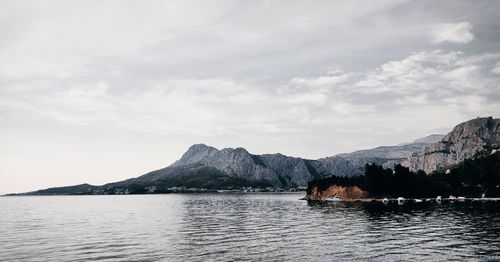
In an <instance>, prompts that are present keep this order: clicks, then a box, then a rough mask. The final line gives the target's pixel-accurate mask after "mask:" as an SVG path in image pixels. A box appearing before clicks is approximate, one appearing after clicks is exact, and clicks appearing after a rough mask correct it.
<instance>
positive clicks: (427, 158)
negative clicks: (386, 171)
mask: <svg viewBox="0 0 500 262" xmlns="http://www.w3.org/2000/svg"><path fill="white" fill-rule="evenodd" d="M499 145H500V119H493V118H492V117H487V118H476V119H473V120H469V121H467V122H464V123H461V124H459V125H457V126H456V127H455V128H453V130H452V131H451V132H450V133H449V134H447V135H446V136H444V137H443V138H442V139H441V141H439V142H437V143H433V144H430V145H427V146H426V147H425V148H423V149H422V150H420V151H418V152H416V153H414V154H412V155H411V156H410V157H409V158H407V159H406V160H405V161H403V163H402V164H403V165H404V166H407V167H409V168H410V169H411V170H412V171H417V170H423V171H425V172H426V173H431V172H433V171H436V170H443V169H446V168H448V167H450V166H453V165H456V164H458V163H460V162H462V161H464V160H465V159H469V158H473V157H475V156H477V155H480V154H488V153H490V152H491V151H492V150H494V149H497V148H498V147H499Z"/></svg>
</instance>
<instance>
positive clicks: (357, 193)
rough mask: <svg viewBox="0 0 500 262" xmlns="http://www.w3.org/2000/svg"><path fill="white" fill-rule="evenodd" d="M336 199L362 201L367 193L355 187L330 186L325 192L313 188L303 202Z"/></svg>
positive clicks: (315, 187)
mask: <svg viewBox="0 0 500 262" xmlns="http://www.w3.org/2000/svg"><path fill="white" fill-rule="evenodd" d="M333 197H338V198H340V199H362V198H366V197H367V193H366V192H364V191H363V190H361V188H359V187H357V186H338V185H332V186H330V187H328V188H327V189H325V190H320V189H319V187H317V186H314V187H312V188H311V189H310V192H309V193H308V194H307V195H306V196H305V197H304V200H326V199H329V198H333Z"/></svg>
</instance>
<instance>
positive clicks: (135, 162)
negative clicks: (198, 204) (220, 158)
mask: <svg viewBox="0 0 500 262" xmlns="http://www.w3.org/2000/svg"><path fill="white" fill-rule="evenodd" d="M499 13H500V2H498V1H481V2H473V1H390V0H388V1H377V2H374V1H335V2H331V1H318V2H315V4H314V5H311V4H310V2H307V1H293V2H288V1H286V2H285V1H252V2H248V1H222V0H221V1H203V2H201V3H200V2H195V1H168V2H163V1H146V2H142V1H141V2H128V1H72V2H68V1H44V2H36V1H2V2H1V3H0V14H1V16H0V17H1V18H0V36H1V38H0V39H1V40H0V61H2V62H0V125H1V126H2V128H0V144H1V149H0V181H1V183H0V194H5V193H12V192H26V191H32V190H36V189H40V188H48V187H53V186H63V185H74V184H81V183H90V184H104V183H108V182H113V181H119V180H123V179H127V178H131V177H137V176H139V175H142V174H144V173H146V172H148V171H151V170H154V169H159V168H162V167H165V166H167V165H168V164H170V163H172V162H174V161H175V160H177V159H178V158H180V156H181V155H182V153H184V152H185V151H186V150H187V148H188V147H189V146H190V145H192V144H196V143H204V144H207V145H211V146H214V147H217V148H225V147H244V148H246V149H247V150H248V151H249V152H251V153H254V154H263V153H277V152H280V153H282V154H285V155H290V156H296V157H303V158H309V159H317V158H320V157H325V156H331V155H335V154H338V153H346V152H352V151H355V150H360V149H367V148H373V147H376V146H382V145H397V144H401V143H405V142H411V141H413V140H415V139H417V138H421V137H424V136H427V135H430V134H436V133H439V134H446V133H447V132H448V131H450V130H451V128H453V127H454V126H455V125H457V124H459V123H461V122H464V121H467V120H469V119H473V118H476V117H478V116H479V117H487V116H493V117H499V115H498V113H500V46H499V45H498V43H499V42H500V31H499V30H498V28H500V19H498V14H499Z"/></svg>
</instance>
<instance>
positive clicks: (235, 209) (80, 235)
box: [0, 194, 500, 261]
mask: <svg viewBox="0 0 500 262" xmlns="http://www.w3.org/2000/svg"><path fill="white" fill-rule="evenodd" d="M301 196H302V195H300V194H185V195H182V194H177V195H174V194H172V195H141V196H57V197H56V196H55V197H3V198H0V235H1V236H2V237H1V238H0V254H2V256H0V260H2V259H3V260H6V261H61V260H64V261H95V260H104V261H106V260H107V261H159V260H163V261H184V260H186V259H190V260H194V261H207V260H218V261H219V260H223V261H224V260H228V261H230V260H235V259H243V260H252V261H254V260H299V259H308V260H326V261H331V260H355V261H358V260H370V261H373V260H378V261H388V260H433V261H449V260H499V259H500V218H499V216H498V215H499V213H500V203H494V202H484V203H481V202H474V203H459V202H455V203H443V204H432V203H414V204H405V205H401V206H400V205H397V204H388V205H384V204H382V203H364V204H362V203H335V204H333V203H317V202H316V203H314V202H306V201H300V200H298V199H299V198H300V197H301Z"/></svg>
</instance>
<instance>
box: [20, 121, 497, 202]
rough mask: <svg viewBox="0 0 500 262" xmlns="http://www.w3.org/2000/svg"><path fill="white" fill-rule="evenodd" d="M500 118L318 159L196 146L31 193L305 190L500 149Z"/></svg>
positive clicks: (453, 161) (445, 163)
mask: <svg viewBox="0 0 500 262" xmlns="http://www.w3.org/2000/svg"><path fill="white" fill-rule="evenodd" d="M499 123H500V119H493V118H491V117H489V118H477V119H473V120H470V121H467V122H465V123H462V124H460V125H458V126H456V127H455V128H454V129H453V131H452V132H450V133H449V134H447V135H446V136H443V135H439V134H432V135H430V136H427V137H424V138H419V139H417V140H415V141H413V142H412V143H406V144H401V145H397V146H381V147H376V148H373V149H368V150H359V151H355V152H352V153H345V154H338V155H335V156H331V157H325V158H320V159H316V160H312V159H303V158H298V157H291V156H285V155H283V154H279V153H277V154H263V155H256V154H251V153H249V152H248V151H247V150H246V149H244V148H241V147H239V148H224V149H221V150H219V149H216V148H214V147H211V146H208V145H205V144H195V145H192V146H191V147H189V149H188V150H187V151H186V152H185V153H184V154H183V155H182V157H181V158H180V159H179V160H177V161H176V162H174V163H173V164H172V165H170V166H168V167H165V168H162V169H159V170H155V171H152V172H149V173H147V174H145V175H142V176H139V177H137V178H131V179H127V180H124V181H120V182H115V183H109V184H105V185H102V186H92V185H88V184H82V185H77V186H72V187H58V188H49V189H45V190H39V191H34V192H29V193H27V194H44V195H45V194H117V193H119V194H121V193H125V194H126V193H162V192H171V191H172V190H174V189H175V190H177V189H179V188H196V189H206V190H216V189H234V188H243V187H252V188H264V187H275V188H298V187H306V186H307V183H308V181H310V180H312V179H314V178H320V177H325V176H331V175H336V176H355V175H361V174H362V173H363V170H364V166H365V164H367V163H376V164H379V165H383V166H385V167H392V166H393V165H395V164H403V165H406V166H408V167H410V168H411V169H412V170H417V169H422V170H425V171H426V172H432V171H434V170H437V169H442V168H446V167H448V166H451V165H453V164H456V163H458V162H460V161H463V160H464V159H467V158H471V157H474V156H475V155H477V154H480V153H482V152H486V151H488V150H493V149H496V148H497V147H498V145H499V141H500V134H499V130H500V129H499Z"/></svg>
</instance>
